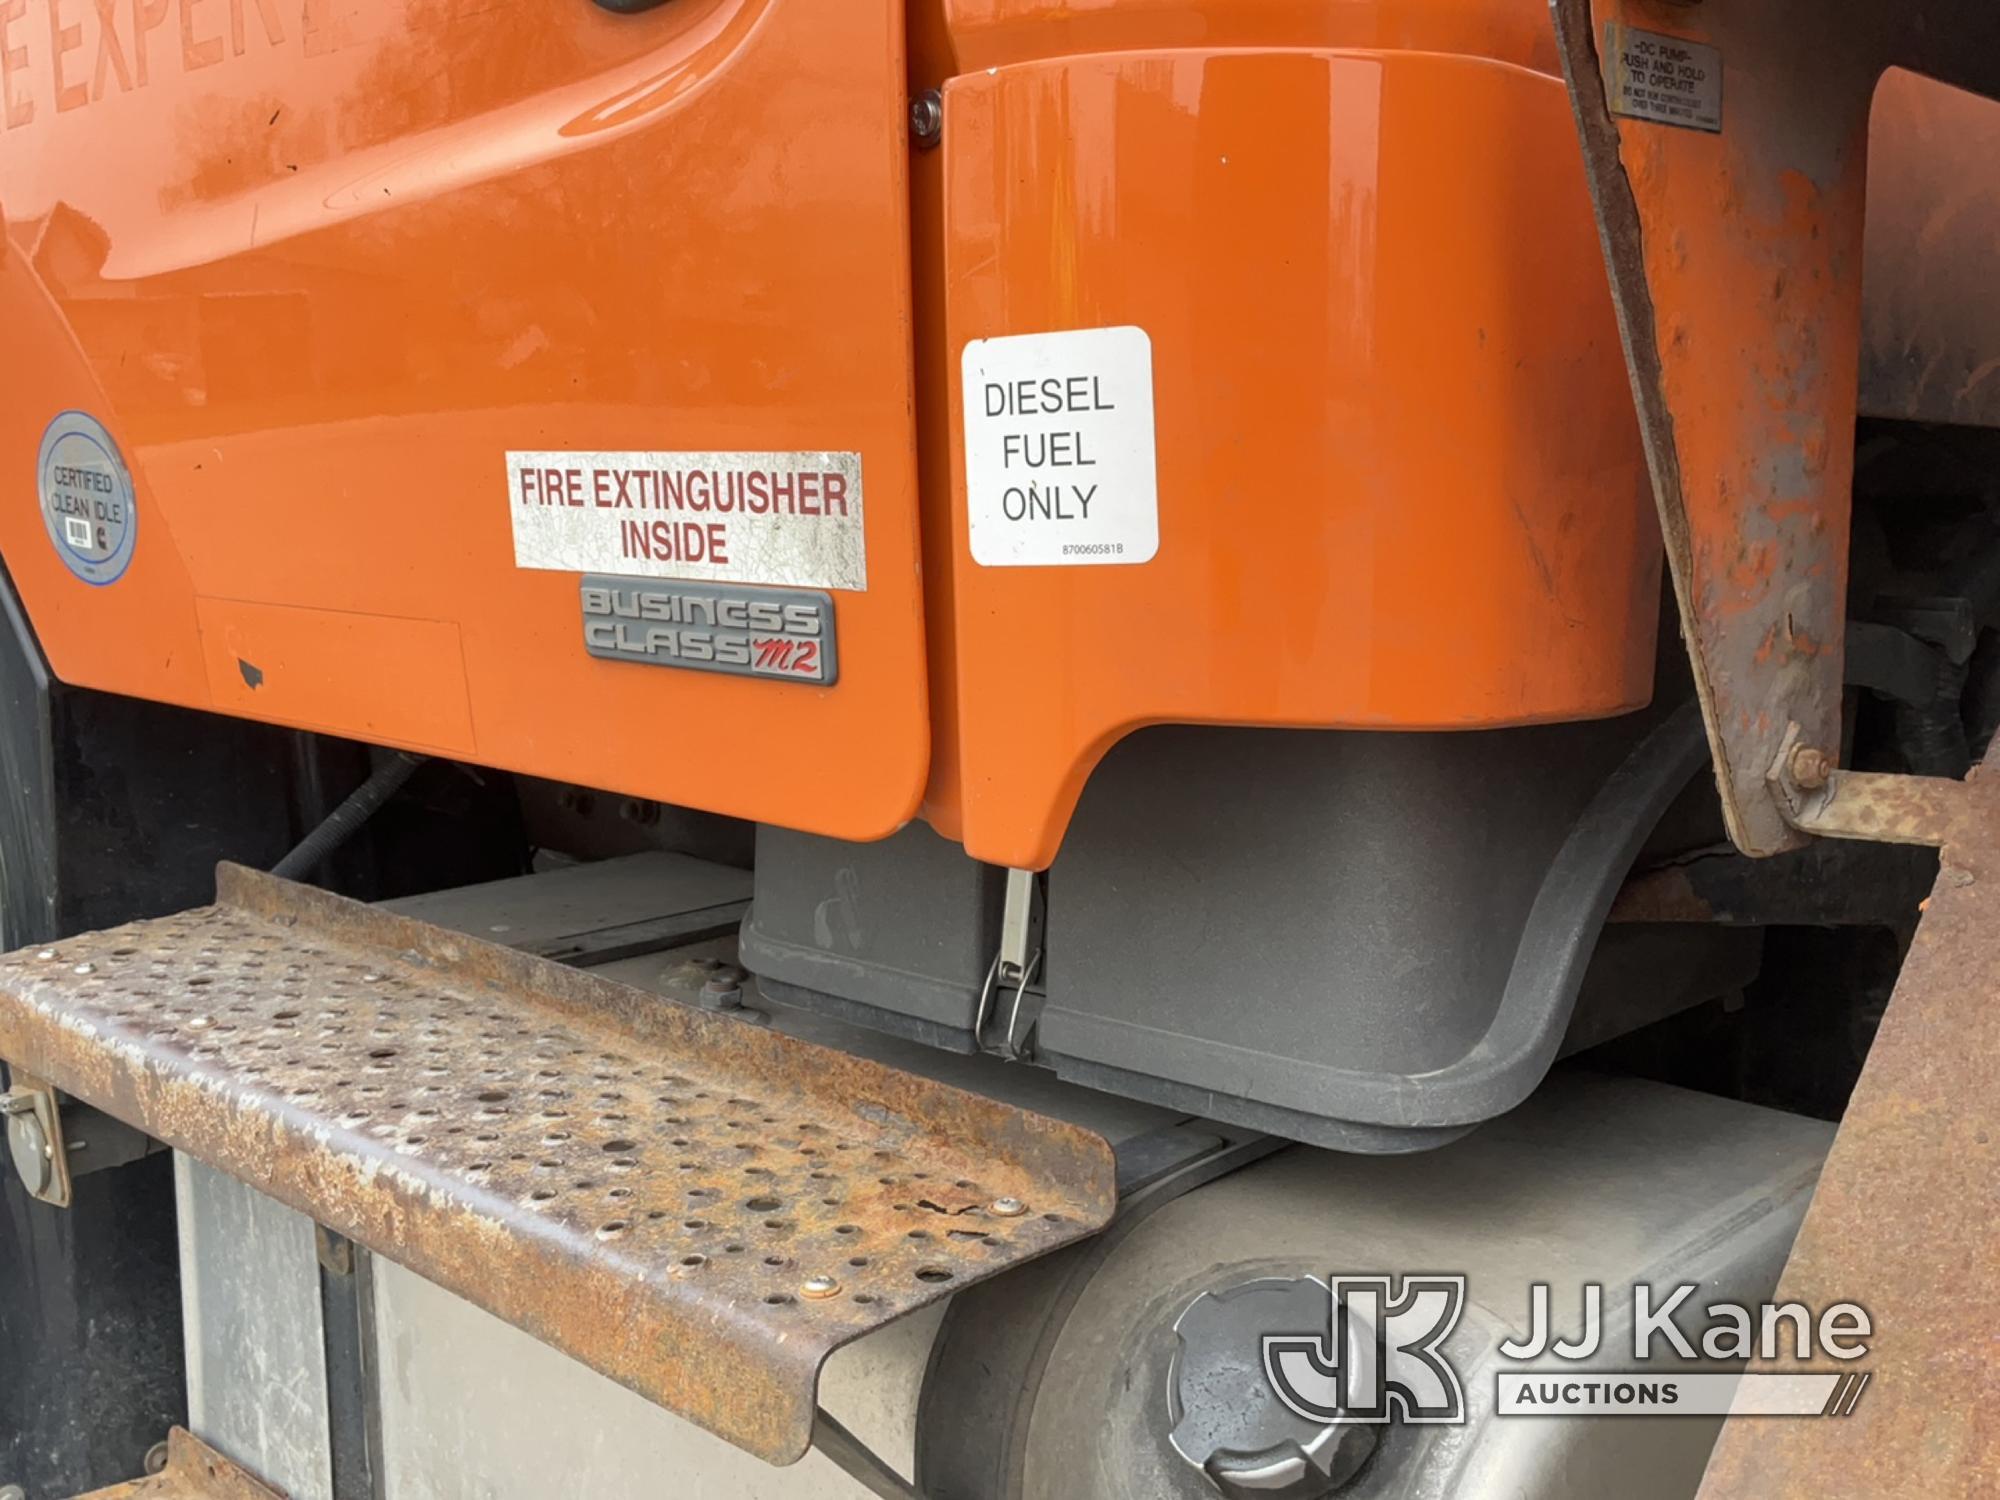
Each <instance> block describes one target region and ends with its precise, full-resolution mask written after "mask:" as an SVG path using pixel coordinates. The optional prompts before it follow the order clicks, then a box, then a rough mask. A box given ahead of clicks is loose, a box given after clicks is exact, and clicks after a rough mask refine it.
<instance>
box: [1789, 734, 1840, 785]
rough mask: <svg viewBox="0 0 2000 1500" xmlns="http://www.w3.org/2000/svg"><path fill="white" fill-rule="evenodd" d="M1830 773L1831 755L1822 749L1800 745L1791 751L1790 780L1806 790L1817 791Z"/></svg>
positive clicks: (1831, 771) (1831, 773)
mask: <svg viewBox="0 0 2000 1500" xmlns="http://www.w3.org/2000/svg"><path fill="white" fill-rule="evenodd" d="M1832 775H1833V757H1832V756H1830V755H1828V754H1827V753H1826V752H1825V751H1824V750H1819V749H1815V748H1814V747H1813V746H1811V745H1801V746H1799V747H1798V748H1797V749H1796V750H1794V751H1793V752H1792V780H1793V781H1795V782H1797V783H1798V784H1799V785H1800V786H1801V787H1803V788H1804V789H1805V790H1806V791H1809V792H1816V791H1818V790H1819V789H1820V788H1821V787H1823V786H1825V785H1826V783H1827V781H1828V779H1829V778H1831V777H1832Z"/></svg>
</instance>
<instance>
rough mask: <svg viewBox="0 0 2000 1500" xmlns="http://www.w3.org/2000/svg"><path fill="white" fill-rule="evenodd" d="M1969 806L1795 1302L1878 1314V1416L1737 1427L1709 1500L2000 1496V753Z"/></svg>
mask: <svg viewBox="0 0 2000 1500" xmlns="http://www.w3.org/2000/svg"><path fill="white" fill-rule="evenodd" d="M1970 792H1971V795H1970V797H1969V798H1968V799H1967V809H1966V813H1965V816H1964V817H1963V818H1962V819H1961V820H1960V821H1958V822H1957V823H1956V824H1955V826H1954V828H1953V831H1952V834H1951V837H1950V840H1949V842H1947V843H1946V845H1945V847H1944V850H1943V853H1942V856H1941V859H1940V864H1939V872H1938V879H1937V884H1936V886H1935V888H1934V889H1933V891H1932V893H1931V899H1930V902H1929V904H1928V909H1927V911H1926V914H1925V916H1924V919H1923V921H1922V922H1921V923H1920V924H1919V925H1918V927H1917V935H1916V940H1915V942H1914V943H1913V945H1912V946H1911V949H1910V954H1909V957H1908V959H1907V960H1906V961H1905V963H1904V965H1903V972H1902V975H1901V977H1900V978H1899V979H1898V981H1897V983H1896V989H1895V993H1894V995H1893V996H1892V997H1891V999H1890V1001H1889V1006H1888V1010H1887V1012H1886V1014H1885V1015H1884V1017H1883V1020H1882V1027H1881V1030H1880V1032H1879V1033H1878V1034H1877V1036H1876V1038H1875V1043H1874V1046H1873V1047H1872V1048H1871V1049H1870V1051H1869V1054H1868V1061H1867V1064H1866V1066H1865V1067H1864V1068H1863V1070H1862V1073H1861V1079H1860V1082H1859V1083H1858V1084H1857V1085H1856V1087H1855V1090H1854V1097H1853V1099H1852V1100H1851V1101H1850V1102H1849V1104H1848V1108H1847V1113H1846V1116H1845V1117H1844V1118H1843V1119H1842V1121H1841V1126H1840V1134H1839V1135H1838V1136H1837V1137H1836V1138H1835V1140H1834V1144H1833V1150H1832V1152H1831V1153H1830V1154H1829V1156H1828V1157H1827V1162H1826V1168H1825V1171H1824V1172H1823V1173H1822V1175H1821V1177H1820V1182H1819V1188H1818V1191H1817V1192H1816V1193H1815V1194H1814V1197H1813V1202H1812V1207H1811V1209H1810V1210H1809V1211H1808V1213H1807V1215H1806V1220H1805V1224H1804V1227H1803V1228H1802V1229H1801V1230H1800V1231H1799V1238H1798V1243H1797V1244H1796V1245H1795V1246H1794V1247H1793V1249H1792V1256H1791V1261H1790V1263H1789V1264H1788V1265H1787V1266H1786V1268H1785V1273H1784V1276H1783V1277H1782V1279H1781V1280H1780V1283H1779V1289H1778V1295H1779V1297H1780V1298H1781V1299H1787V1300H1796V1301H1799V1302H1803V1303H1805V1304H1806V1305H1807V1306H1808V1307H1811V1308H1813V1309H1815V1310H1816V1311H1817V1310H1819V1309H1823V1308H1825V1307H1826V1306H1828V1305H1830V1304H1832V1303H1835V1302H1843V1301H1858V1302H1860V1303H1861V1304H1862V1305H1863V1306H1865V1307H1866V1308H1867V1309H1868V1311H1869V1314H1870V1316H1871V1319H1872V1322H1873V1325H1874V1329H1875V1334H1874V1338H1873V1340H1872V1341H1871V1344H1870V1348H1869V1353H1868V1357H1867V1358H1866V1359H1865V1360H1863V1361H1861V1362H1859V1368H1862V1369H1866V1370H1867V1371H1868V1372H1869V1373H1870V1374H1871V1375H1872V1376H1873V1377H1874V1378H1873V1379H1872V1380H1871V1381H1870V1382H1869V1385H1868V1395H1867V1399H1866V1400H1865V1401H1863V1402H1862V1403H1861V1404H1860V1405H1859V1406H1857V1407H1856V1408H1855V1410H1854V1412H1853V1414H1852V1415H1851V1416H1846V1417H1842V1418H1838V1419H1835V1420H1830V1421H1758V1420H1755V1419H1736V1420H1732V1421H1731V1422H1729V1423H1728V1424H1726V1425H1725V1427H1724V1428H1723V1433H1722V1437H1721V1440H1720V1441H1719V1443H1718V1444H1717V1447H1716V1451H1715V1455H1714V1458H1713V1459H1712V1460H1711V1462H1710V1464H1709V1469H1708V1474H1707V1477H1706V1478H1705V1479H1704V1481H1703V1484H1702V1489H1701V1500H1792V1497H1797V1500H1806V1497H1811V1500H1829V1497H1833V1500H1838V1497H1844V1496H1855V1497H1860V1496H1867V1497H1870V1500H1900V1497H1909V1500H1917V1497H1922V1500H1935V1497H1939V1496H1945V1495H1992V1494H2000V1358H1996V1355H1995V1348H1994V1338H1995V1334H1994V1330H1995V1329H1996V1328H2000V1278H1996V1277H1995V1276H1994V1275H1993V1270H1994V1259H1995V1257H1994V1237H1993V1218H1994V1214H1995V1211H1996V1208H2000V1075H1996V1073H1995V1071H1994V1066H1993V1059H1994V1058H1996V1057H2000V752H1994V753H1989V755H1988V757H1987V763H1986V766H1985V767H1984V769H1983V773H1982V774H1981V775H1979V776H1978V777H1976V778H1975V779H1974V780H1973V782H1972V783H1971V787H1970ZM1752 1368H1753V1369H1756V1368H1771V1369H1799V1368H1807V1369H1819V1370H1834V1369H1839V1370H1841V1371H1842V1372H1843V1373H1845V1372H1847V1371H1851V1370H1854V1369H1855V1368H1857V1366H1856V1365H1854V1364H1842V1363H1841V1362H1839V1361H1830V1360H1824V1359H1821V1360H1818V1361H1814V1362H1810V1363H1804V1364H1802V1363H1800V1362H1798V1361H1785V1362H1776V1363H1772V1364H1770V1365H1768V1366H1767V1365H1765V1364H1763V1363H1762V1362H1759V1363H1757V1364H1753V1366H1752Z"/></svg>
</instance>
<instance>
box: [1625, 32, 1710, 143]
mask: <svg viewBox="0 0 2000 1500" xmlns="http://www.w3.org/2000/svg"><path fill="white" fill-rule="evenodd" d="M1604 60H1605V64H1606V66H1607V67H1608V68H1609V70H1610V74H1611V112H1612V113H1613V114H1614V115H1625V116H1627V117H1628V118H1630V119H1634V120H1656V121H1658V122H1659V123H1660V124H1662V125H1681V126H1685V127H1686V128H1687V129H1689V130H1708V131H1719V130H1721V129H1722V53H1721V52H1720V51H1718V50H1717V49H1716V48H1714V47H1711V46H1708V45H1707V44H1706V43H1704V42H1691V41H1688V40H1687V39H1686V38H1684V37H1678V36H1663V35H1662V34H1660V33H1659V32H1657V31H1641V30H1640V29H1639V28H1638V27H1636V26H1626V25H1622V24H1620V23H1619V22H1617V21H1610V22H1607V23H1606V24H1605V27H1604Z"/></svg>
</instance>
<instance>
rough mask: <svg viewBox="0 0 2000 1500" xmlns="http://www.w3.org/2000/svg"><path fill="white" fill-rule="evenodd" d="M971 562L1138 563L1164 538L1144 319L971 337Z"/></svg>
mask: <svg viewBox="0 0 2000 1500" xmlns="http://www.w3.org/2000/svg"><path fill="white" fill-rule="evenodd" d="M960 376H961V379H962V383H963V387H964V395H965V499H966V506H967V509H968V512H969V515H968V521H969V528H968V529H969V532H970V536H971V542H972V560H973V561H974V562H976V563H978V564H980V565H981V566H983V567H988V568H1022V567H1074V566H1079V565H1089V564H1103V563H1142V562H1148V561H1150V560H1151V559H1152V556H1153V554H1154V553H1155V552H1157V551H1158V550H1159V547H1160V499H1159V482H1158V474H1157V467H1156V459H1155V456H1154V446H1153V341H1152V340H1151V339H1150V338H1148V337H1147V335H1146V330H1145V329H1143V328H1083V329H1077V330H1075V331H1072V332H1068V333H1030V334H1017V335H1013V336H1010V337H1007V338H997V339H975V340H973V341H972V342H971V343H969V344H967V345H966V346H965V353H964V355H963V357H962V359H961V363H960Z"/></svg>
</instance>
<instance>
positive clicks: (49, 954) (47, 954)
mask: <svg viewBox="0 0 2000 1500" xmlns="http://www.w3.org/2000/svg"><path fill="white" fill-rule="evenodd" d="M55 956H56V950H55V949H53V948H44V949H43V950H42V951H41V952H40V953H37V954H36V955H35V957H37V958H41V959H49V958H54V957H55Z"/></svg>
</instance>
